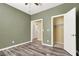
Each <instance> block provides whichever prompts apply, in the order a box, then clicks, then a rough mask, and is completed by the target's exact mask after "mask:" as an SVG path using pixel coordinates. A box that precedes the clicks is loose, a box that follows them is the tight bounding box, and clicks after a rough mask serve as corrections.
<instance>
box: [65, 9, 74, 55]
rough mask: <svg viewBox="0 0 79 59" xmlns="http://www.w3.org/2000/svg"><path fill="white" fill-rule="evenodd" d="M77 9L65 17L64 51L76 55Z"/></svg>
mask: <svg viewBox="0 0 79 59" xmlns="http://www.w3.org/2000/svg"><path fill="white" fill-rule="evenodd" d="M75 34H76V8H73V9H72V10H70V11H69V12H67V13H66V14H65V15H64V49H65V50H66V51H68V52H69V53H70V54H71V55H73V56H75V55H76V37H75V36H74V35H75Z"/></svg>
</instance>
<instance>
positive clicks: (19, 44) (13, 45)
mask: <svg viewBox="0 0 79 59" xmlns="http://www.w3.org/2000/svg"><path fill="white" fill-rule="evenodd" d="M29 42H31V41H28V42H23V43H20V44H16V45H13V46H9V47H6V48H1V49H0V51H3V50H6V49H10V48H13V47H16V46H19V45H23V44H26V43H29Z"/></svg>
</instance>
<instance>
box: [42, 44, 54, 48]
mask: <svg viewBox="0 0 79 59" xmlns="http://www.w3.org/2000/svg"><path fill="white" fill-rule="evenodd" d="M42 45H45V46H50V47H53V45H49V44H45V43H42Z"/></svg>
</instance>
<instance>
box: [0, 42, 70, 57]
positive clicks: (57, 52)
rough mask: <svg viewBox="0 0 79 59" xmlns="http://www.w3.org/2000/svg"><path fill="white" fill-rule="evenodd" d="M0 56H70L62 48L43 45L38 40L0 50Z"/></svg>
mask: <svg viewBox="0 0 79 59" xmlns="http://www.w3.org/2000/svg"><path fill="white" fill-rule="evenodd" d="M0 56H71V55H70V54H69V53H68V52H66V51H65V50H64V49H62V48H57V47H54V48H53V47H49V46H44V45H42V44H41V43H40V42H38V41H34V42H30V43H26V44H23V45H20V46H17V47H13V48H10V49H6V50H3V51H0Z"/></svg>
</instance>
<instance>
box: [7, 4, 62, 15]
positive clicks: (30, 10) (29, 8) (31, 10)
mask: <svg viewBox="0 0 79 59" xmlns="http://www.w3.org/2000/svg"><path fill="white" fill-rule="evenodd" d="M7 4H8V5H10V6H13V7H15V8H17V9H19V10H21V11H23V12H25V13H27V14H30V15H33V14H36V13H39V12H41V11H44V10H47V9H50V8H53V7H56V6H58V5H60V4H62V3H40V5H39V6H36V5H35V4H34V3H29V4H28V5H25V3H7Z"/></svg>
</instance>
